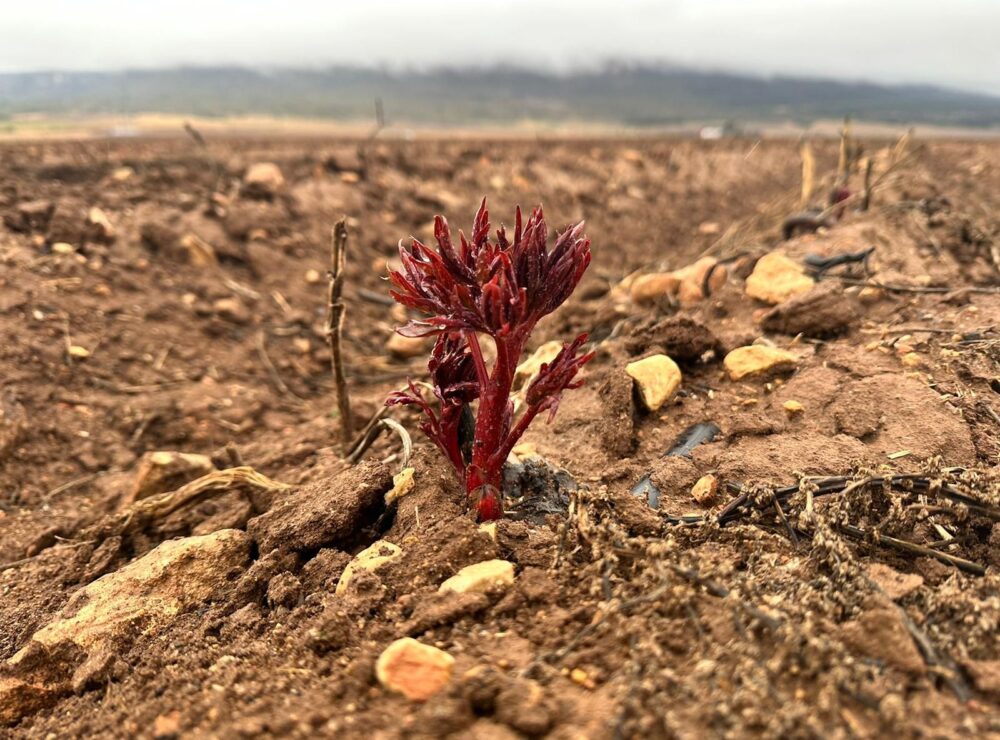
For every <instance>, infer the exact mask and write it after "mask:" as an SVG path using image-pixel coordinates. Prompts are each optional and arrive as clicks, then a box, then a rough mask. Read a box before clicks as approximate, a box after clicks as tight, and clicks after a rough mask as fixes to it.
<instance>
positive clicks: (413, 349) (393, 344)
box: [385, 332, 430, 360]
mask: <svg viewBox="0 0 1000 740" xmlns="http://www.w3.org/2000/svg"><path fill="white" fill-rule="evenodd" d="M385 348H386V350H388V351H389V354H391V355H395V356H396V357H400V358H402V359H404V360H405V359H409V358H411V357H420V356H421V355H426V354H428V353H429V351H430V346H429V345H428V343H427V339H426V338H425V337H404V336H403V335H401V334H396V333H395V332H393V333H392V336H390V337H389V339H388V341H387V342H386V343H385Z"/></svg>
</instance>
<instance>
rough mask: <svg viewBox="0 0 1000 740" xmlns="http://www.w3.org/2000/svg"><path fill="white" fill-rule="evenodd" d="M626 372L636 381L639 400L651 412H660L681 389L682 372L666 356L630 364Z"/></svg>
mask: <svg viewBox="0 0 1000 740" xmlns="http://www.w3.org/2000/svg"><path fill="white" fill-rule="evenodd" d="M625 372H626V373H628V375H629V377H631V378H632V379H633V380H634V381H635V385H636V388H638V389H639V398H641V399H642V403H643V405H644V406H645V407H646V409H647V410H649V411H659V409H660V407H661V406H663V404H665V403H666V402H667V401H669V400H670V399H671V398H673V397H674V394H675V393H677V389H678V388H680V387H681V370H680V368H679V367H677V363H676V362H674V361H673V360H671V359H670V358H669V357H667V356H666V355H653V356H652V357H644V358H643V359H641V360H636V361H635V362H630V363H629V364H628V365H626V366H625Z"/></svg>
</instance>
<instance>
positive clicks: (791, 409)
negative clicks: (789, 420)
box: [781, 399, 805, 416]
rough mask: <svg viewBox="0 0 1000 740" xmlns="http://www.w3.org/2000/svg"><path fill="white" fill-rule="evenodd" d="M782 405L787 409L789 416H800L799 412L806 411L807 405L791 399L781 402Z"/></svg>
mask: <svg viewBox="0 0 1000 740" xmlns="http://www.w3.org/2000/svg"><path fill="white" fill-rule="evenodd" d="M781 406H782V408H784V409H785V413H786V414H788V415H789V416H798V415H799V414H801V413H803V412H805V407H804V406H803V405H802V404H801V403H799V402H798V401H795V400H791V399H789V400H788V401H785V402H784V403H783V404H781Z"/></svg>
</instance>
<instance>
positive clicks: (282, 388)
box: [257, 329, 302, 401]
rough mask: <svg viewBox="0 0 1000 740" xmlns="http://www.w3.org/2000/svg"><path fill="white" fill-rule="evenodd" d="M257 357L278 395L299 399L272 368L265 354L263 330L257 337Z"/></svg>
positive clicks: (265, 345) (272, 364)
mask: <svg viewBox="0 0 1000 740" xmlns="http://www.w3.org/2000/svg"><path fill="white" fill-rule="evenodd" d="M257 355H258V356H259V357H260V361H261V362H262V363H263V365H264V369H265V370H267V375H268V377H269V378H270V379H271V383H272V384H273V385H274V387H275V388H276V389H277V391H278V392H279V393H281V394H282V395H285V396H292V397H293V398H298V399H299V400H300V401H301V400H302V399H301V398H299V397H298V396H297V395H295V393H293V392H292V390H291V388H289V387H288V385H286V384H285V381H284V380H282V379H281V375H280V374H279V373H278V368H276V367H275V366H274V363H273V362H271V357H270V356H269V355H268V354H267V337H266V335H265V334H264V330H263V329H261V331H260V333H259V334H258V335H257Z"/></svg>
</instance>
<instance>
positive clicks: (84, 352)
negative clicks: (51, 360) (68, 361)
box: [66, 344, 90, 360]
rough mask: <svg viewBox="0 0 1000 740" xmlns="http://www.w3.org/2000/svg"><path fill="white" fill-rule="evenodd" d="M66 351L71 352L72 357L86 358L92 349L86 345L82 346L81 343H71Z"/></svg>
mask: <svg viewBox="0 0 1000 740" xmlns="http://www.w3.org/2000/svg"><path fill="white" fill-rule="evenodd" d="M66 351H67V352H69V356H70V357H73V358H75V359H77V360H86V359H87V358H88V357H90V350H89V349H87V348H86V347H81V346H80V345H79V344H71V345H70V346H69V349H67V350H66Z"/></svg>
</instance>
